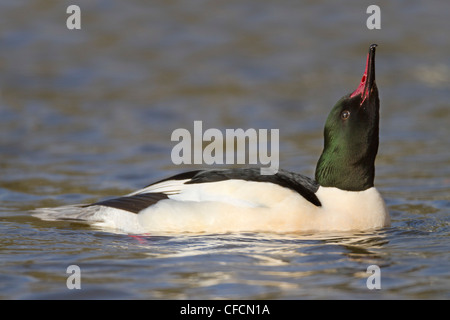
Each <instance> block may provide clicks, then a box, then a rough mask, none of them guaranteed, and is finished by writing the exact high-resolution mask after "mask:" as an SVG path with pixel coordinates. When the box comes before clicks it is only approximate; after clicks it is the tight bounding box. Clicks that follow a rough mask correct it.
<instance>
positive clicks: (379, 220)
mask: <svg viewBox="0 0 450 320" xmlns="http://www.w3.org/2000/svg"><path fill="white" fill-rule="evenodd" d="M186 181H187V180H168V181H163V182H161V183H158V184H155V185H152V186H149V187H147V188H144V189H141V190H138V191H136V192H133V193H131V194H130V195H136V194H141V193H149V192H164V193H166V194H167V195H168V197H169V199H166V200H161V201H159V202H158V203H156V204H155V205H152V206H150V207H148V208H147V209H144V210H142V211H141V212H139V213H138V214H135V213H130V212H127V211H124V210H120V209H115V208H110V207H103V206H91V207H86V208H83V207H80V206H66V207H60V208H54V209H48V208H46V209H39V210H37V211H36V213H37V214H36V215H37V216H39V217H41V218H43V219H47V220H48V219H53V220H54V219H61V218H65V219H68V218H72V219H83V220H86V221H88V222H91V223H93V224H94V225H97V226H100V227H107V228H113V229H117V230H120V231H122V232H126V233H152V232H210V233H216V232H219V233H220V232H242V231H269V232H295V231H314V230H323V231H346V230H367V229H373V228H380V227H385V226H388V225H389V223H390V219H389V213H388V211H387V209H386V206H385V204H384V201H383V199H382V198H381V196H380V194H379V193H378V191H377V190H376V189H375V188H370V189H367V190H365V191H361V192H350V191H342V190H340V189H337V188H324V187H320V188H319V190H318V191H317V193H316V195H317V197H318V198H319V200H320V201H321V203H322V206H321V207H316V206H315V205H313V204H312V203H310V202H309V201H307V200H305V199H304V198H303V197H302V196H301V195H300V194H298V193H297V192H295V191H293V190H290V189H287V188H284V187H281V186H279V185H276V184H273V183H267V182H253V181H244V180H226V181H219V182H209V183H200V184H185V183H184V182H186Z"/></svg>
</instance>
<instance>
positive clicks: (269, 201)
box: [35, 44, 390, 234]
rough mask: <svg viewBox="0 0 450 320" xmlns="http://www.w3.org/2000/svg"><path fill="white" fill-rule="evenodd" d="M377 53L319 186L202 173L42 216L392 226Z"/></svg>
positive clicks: (145, 222) (108, 223) (142, 224)
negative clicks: (384, 181) (381, 176)
mask: <svg viewBox="0 0 450 320" xmlns="http://www.w3.org/2000/svg"><path fill="white" fill-rule="evenodd" d="M375 48H376V45H375V44H373V45H371V46H370V48H369V53H368V55H367V62H366V68H365V71H364V74H363V76H362V79H361V83H360V84H359V86H358V88H357V89H356V90H355V91H354V92H353V93H351V94H348V95H345V96H344V97H342V98H341V99H340V100H339V101H338V102H337V103H336V105H335V106H334V107H333V109H332V110H331V112H330V114H329V115H328V118H327V120H326V124H325V130H324V138H325V143H324V149H323V152H322V155H321V156H320V159H319V161H318V163H317V167H316V172H315V180H313V179H311V178H308V177H306V176H303V175H301V174H297V173H293V172H288V171H284V170H279V171H278V172H277V173H276V174H273V175H261V173H260V170H259V169H257V168H246V169H222V170H220V169H212V170H195V171H190V172H185V173H181V174H178V175H175V176H172V177H170V178H167V179H164V180H161V181H158V182H155V183H152V184H150V185H149V186H147V187H145V188H143V189H141V190H138V191H136V192H133V193H130V194H128V195H126V196H123V197H119V198H115V199H109V200H104V201H100V202H96V203H93V204H80V205H69V206H63V207H57V208H42V209H37V210H35V214H36V215H37V216H39V217H40V218H42V219H46V220H58V219H74V220H78V221H80V220H82V221H86V222H88V223H92V224H94V225H97V226H101V227H106V228H114V229H116V230H118V231H121V232H125V233H133V234H136V233H138V234H139V233H152V232H208V233H221V232H241V231H269V232H296V231H345V230H367V229H374V228H381V227H386V226H389V224H390V217H389V213H388V211H387V209H386V205H385V203H384V201H383V199H382V197H381V195H380V194H379V192H378V191H377V190H376V189H375V187H374V176H375V157H376V154H377V151H378V130H379V107H380V105H379V103H380V102H379V98H378V88H377V85H376V83H375Z"/></svg>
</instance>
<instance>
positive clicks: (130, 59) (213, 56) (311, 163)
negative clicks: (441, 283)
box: [0, 0, 450, 298]
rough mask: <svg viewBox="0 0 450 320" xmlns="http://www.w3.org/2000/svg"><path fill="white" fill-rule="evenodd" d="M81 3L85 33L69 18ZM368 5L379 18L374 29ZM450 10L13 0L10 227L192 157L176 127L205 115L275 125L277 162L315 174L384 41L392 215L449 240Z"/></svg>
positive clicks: (386, 182)
mask: <svg viewBox="0 0 450 320" xmlns="http://www.w3.org/2000/svg"><path fill="white" fill-rule="evenodd" d="M71 4H76V5H78V6H79V7H80V8H81V30H69V29H67V27H66V20H67V18H68V17H69V14H67V13H66V9H67V7H68V6H69V5H71ZM371 4H377V5H378V6H379V7H380V8H381V29H380V30H369V29H368V28H367V27H366V20H367V19H368V18H369V16H370V15H369V14H367V13H366V9H367V7H368V6H369V5H371ZM449 12H450V2H448V1H437V0H432V1H377V2H376V3H373V1H357V0H353V1H346V2H345V4H342V3H337V2H334V1H294V0H279V1H261V0H239V1H235V0H226V1H222V0H214V1H212V0H188V1H181V0H164V1H162V0H161V1H158V0H154V1H144V0H141V1H139V0H133V1H116V0H108V1H107V0H89V1H88V0H79V1H61V0H35V1H25V0H14V1H12V0H11V1H9V0H2V1H1V3H0V48H1V50H0V216H1V217H3V219H4V220H3V221H4V222H5V224H4V228H5V229H8V230H11V225H10V224H13V225H15V226H16V227H17V228H16V232H19V234H20V231H17V230H23V229H21V228H22V227H24V225H27V226H29V224H30V223H32V222H30V221H31V218H29V216H28V213H27V210H29V209H32V208H35V207H43V206H56V205H64V204H72V203H78V202H89V201H97V200H99V199H101V198H102V197H107V196H115V195H121V194H124V193H128V192H131V191H133V190H135V189H137V188H140V187H143V186H145V185H147V184H149V183H150V182H152V181H154V180H155V179H158V178H163V177H166V176H168V175H171V174H174V173H177V172H180V171H183V170H189V169H192V168H193V166H175V165H174V164H172V161H171V158H170V152H171V150H172V148H173V146H174V145H175V144H176V143H175V142H172V141H170V136H171V133H172V132H173V130H175V129H177V128H186V129H188V130H190V131H191V132H192V130H193V121H194V120H202V121H203V128H204V130H205V129H207V128H218V129H221V130H225V129H226V128H244V129H247V128H255V129H262V128H265V129H279V130H280V155H279V157H280V167H281V168H284V169H288V170H291V171H297V172H301V173H304V174H307V175H309V176H313V174H314V169H315V164H316V161H317V159H318V157H319V156H320V153H321V150H322V145H323V139H322V130H323V125H324V123H325V119H326V117H327V114H328V112H329V110H330V109H331V107H332V106H333V105H334V103H335V102H336V101H337V100H338V99H339V98H340V97H341V96H343V95H344V94H347V93H349V92H352V91H354V90H355V89H356V87H357V86H358V84H359V81H360V79H361V76H362V73H363V71H364V67H365V62H366V54H367V50H368V47H369V45H370V44H372V43H377V44H378V45H379V47H378V49H377V61H376V66H377V84H378V88H379V90H380V99H381V128H380V149H379V156H378V158H377V176H376V184H377V186H378V188H379V189H380V191H381V192H382V193H383V195H384V197H385V198H386V201H387V204H388V206H389V209H390V211H391V214H392V217H393V221H394V226H397V227H400V228H406V229H408V228H424V230H429V229H430V228H431V229H432V230H434V231H436V232H438V233H437V235H438V236H439V237H440V238H435V239H434V240H433V241H440V240H439V239H448V218H447V214H448V212H449V204H450V196H449V191H450V175H449V173H450V169H449V167H450V152H449V150H450V142H449V136H450V125H449V124H450V122H449V121H450V105H449V101H450V55H449V52H450V37H449V35H448V32H449V31H450V19H448V14H449ZM33 221H34V220H33ZM33 228H39V227H36V226H34V227H33ZM442 237H443V238H442ZM5 241H6V240H5ZM412 247H414V245H412ZM38 249H42V247H41V248H38ZM447 249H448V247H447ZM447 249H446V251H447V252H448V250H447ZM11 250H12V249H11ZM408 250H411V248H408ZM430 252H432V253H430V254H432V255H434V254H435V253H436V252H435V251H433V250H431V251H430ZM447 257H448V254H447ZM14 261H16V260H14ZM18 261H20V259H19V260H18ZM446 261H447V262H448V260H446ZM17 263H18V262H17ZM430 263H431V262H430ZM14 265H15V263H14V262H12V266H13V267H12V268H14ZM447 297H448V296H447ZM238 298H240V297H239V296H238Z"/></svg>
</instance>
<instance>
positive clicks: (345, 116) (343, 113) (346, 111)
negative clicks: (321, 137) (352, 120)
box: [341, 110, 350, 120]
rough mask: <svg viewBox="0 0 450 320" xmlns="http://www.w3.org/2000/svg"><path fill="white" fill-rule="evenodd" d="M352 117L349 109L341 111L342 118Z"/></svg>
mask: <svg viewBox="0 0 450 320" xmlns="http://www.w3.org/2000/svg"><path fill="white" fill-rule="evenodd" d="M349 117H350V111H348V110H344V111H342V112H341V119H342V120H347V119H348V118H349Z"/></svg>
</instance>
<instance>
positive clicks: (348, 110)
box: [316, 44, 380, 191]
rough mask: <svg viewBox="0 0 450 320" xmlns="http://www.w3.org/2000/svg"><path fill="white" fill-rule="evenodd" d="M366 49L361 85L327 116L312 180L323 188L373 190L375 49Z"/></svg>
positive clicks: (377, 103)
mask: <svg viewBox="0 0 450 320" xmlns="http://www.w3.org/2000/svg"><path fill="white" fill-rule="evenodd" d="M376 46H377V45H375V44H373V45H371V46H370V48H369V54H368V55H367V64H366V70H365V72H364V75H363V77H362V79H361V83H360V84H359V86H358V88H357V89H356V90H355V91H354V92H353V93H351V94H348V95H346V96H344V97H342V98H341V99H340V100H339V101H338V102H337V103H336V105H335V106H334V107H333V109H332V110H331V112H330V114H329V115H328V118H327V121H326V124H325V130H324V136H325V137H324V138H325V144H324V149H323V152H322V155H321V156H320V159H319V162H318V163H317V167H316V180H317V182H318V183H319V184H320V185H321V186H324V187H336V188H339V189H342V190H348V191H363V190H366V189H368V188H370V187H373V183H374V177H375V157H376V155H377V152H378V131H379V109H380V100H379V98H378V88H377V85H376V83H375V48H376Z"/></svg>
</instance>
